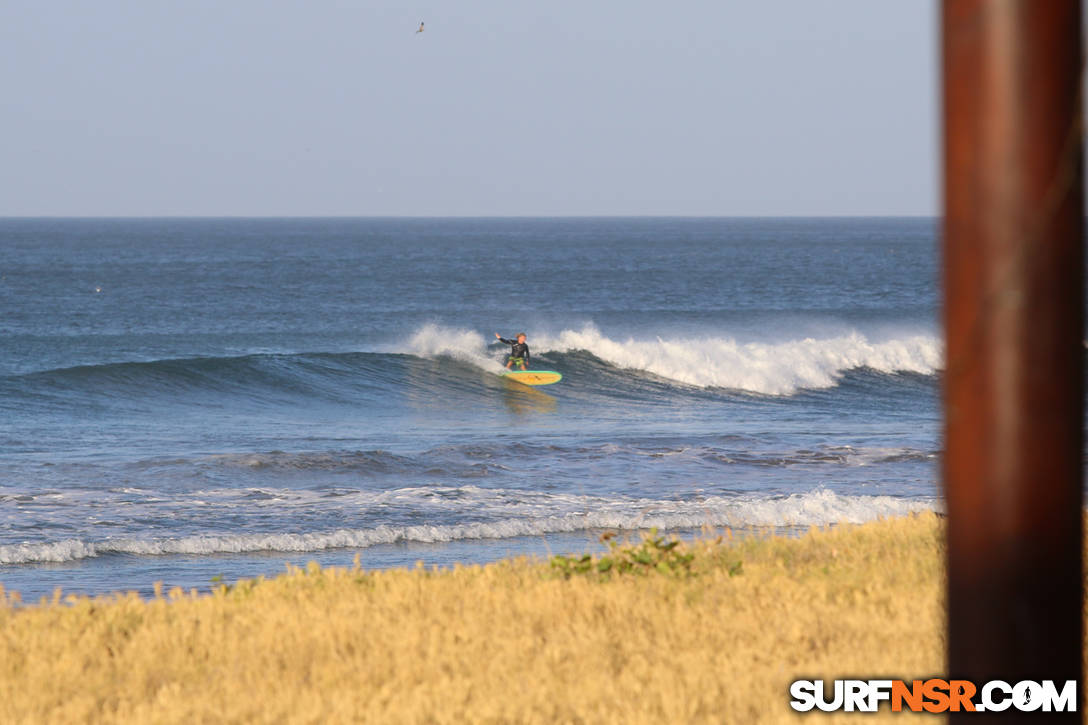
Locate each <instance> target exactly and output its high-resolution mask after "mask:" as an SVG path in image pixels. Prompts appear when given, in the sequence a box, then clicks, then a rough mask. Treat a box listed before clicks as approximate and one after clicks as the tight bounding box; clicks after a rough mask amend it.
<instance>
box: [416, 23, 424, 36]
mask: <svg viewBox="0 0 1088 725" xmlns="http://www.w3.org/2000/svg"><path fill="white" fill-rule="evenodd" d="M422 32H423V23H422V22H421V23H420V24H419V30H417V31H416V35H419V34H420V33H422Z"/></svg>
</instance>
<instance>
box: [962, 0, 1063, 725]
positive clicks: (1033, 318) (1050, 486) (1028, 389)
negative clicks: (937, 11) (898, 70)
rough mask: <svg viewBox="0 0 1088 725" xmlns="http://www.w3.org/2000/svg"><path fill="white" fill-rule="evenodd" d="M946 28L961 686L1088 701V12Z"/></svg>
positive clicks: (988, 7) (1056, 9)
mask: <svg viewBox="0 0 1088 725" xmlns="http://www.w3.org/2000/svg"><path fill="white" fill-rule="evenodd" d="M941 20H942V55H943V58H942V60H943V79H944V89H943V120H944V294H945V305H944V323H945V334H946V355H947V363H946V373H945V380H944V386H945V390H944V405H945V457H944V463H943V466H944V470H943V477H944V486H945V495H946V497H947V503H948V615H949V620H948V667H949V674H950V675H951V676H952V677H955V678H965V679H971V680H974V681H975V682H977V683H979V684H981V683H982V682H984V681H987V680H990V679H1002V680H1006V681H1008V682H1010V683H1011V682H1016V681H1017V680H1021V679H1035V680H1041V679H1053V680H1066V679H1076V680H1077V681H1078V688H1077V689H1078V699H1081V700H1082V701H1083V691H1082V688H1081V684H1082V681H1081V674H1082V673H1081V642H1082V624H1081V606H1082V598H1083V586H1082V579H1081V572H1082V568H1081V566H1082V564H1081V551H1082V538H1083V532H1082V518H1081V516H1082V514H1081V512H1082V506H1083V502H1082V493H1081V491H1082V465H1083V464H1082V441H1083V439H1082V436H1083V433H1082V421H1083V401H1084V382H1083V381H1084V370H1083V357H1084V347H1083V342H1082V341H1083V339H1084V320H1083V309H1084V301H1083V290H1084V256H1083V236H1084V179H1083V141H1082V125H1081V104H1082V96H1081V84H1082V75H1081V69H1082V57H1081V33H1082V29H1081V8H1080V2H1079V0H1041V1H1040V0H944V2H943V7H942V19H941ZM1010 712H1015V710H1013V711H1010ZM1008 714H1009V713H1006V715H1008ZM969 717H970V718H971V721H972V722H980V721H983V720H985V719H986V716H983V717H982V718H981V719H980V717H979V716H978V715H969ZM1020 717H1033V715H1030V714H1027V713H1024V714H1022V715H1021V716H1020ZM1079 717H1080V715H1079V714H1074V715H1073V716H1072V718H1071V719H1079Z"/></svg>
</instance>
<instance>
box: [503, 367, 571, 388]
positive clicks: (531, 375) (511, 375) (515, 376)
mask: <svg viewBox="0 0 1088 725" xmlns="http://www.w3.org/2000/svg"><path fill="white" fill-rule="evenodd" d="M502 376H503V377H504V378H506V379H507V380H513V381H515V382H518V383H524V384H525V385H551V384H552V383H558V382H559V381H560V380H562V379H563V376H562V375H561V374H560V373H557V372H555V371H554V370H507V371H506V372H505V373H503V374H502Z"/></svg>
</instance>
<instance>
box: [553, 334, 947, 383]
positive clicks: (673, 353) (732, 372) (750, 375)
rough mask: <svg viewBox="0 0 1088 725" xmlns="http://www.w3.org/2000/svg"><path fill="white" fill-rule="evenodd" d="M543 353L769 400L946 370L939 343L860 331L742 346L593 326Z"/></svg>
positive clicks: (564, 336)
mask: <svg viewBox="0 0 1088 725" xmlns="http://www.w3.org/2000/svg"><path fill="white" fill-rule="evenodd" d="M536 349H537V350H538V351H540V352H547V351H550V350H554V351H559V352H568V351H573V350H589V351H592V352H593V354H594V355H596V356H597V357H599V358H601V359H602V360H604V361H606V362H609V363H612V364H613V365H616V366H618V367H622V368H628V369H635V370H644V371H646V372H649V373H653V374H654V375H658V376H660V377H663V378H668V379H670V380H675V381H677V382H680V383H685V384H688V385H694V386H698V387H717V388H731V389H735V390H746V391H749V392H753V393H762V394H766V395H789V394H791V393H794V392H796V391H797V390H799V389H802V388H829V387H832V386H834V385H836V384H837V383H838V381H839V380H840V378H841V377H842V375H843V373H845V372H846V371H848V370H853V369H857V368H862V367H868V368H872V369H874V370H878V371H880V372H885V373H900V372H913V373H922V374H926V375H929V374H933V373H934V372H935V371H936V370H937V369H938V367H939V366H940V364H941V358H942V351H941V344H940V341H939V340H938V339H937V338H935V337H929V336H925V335H909V336H906V337H903V338H898V339H890V340H885V341H882V342H873V341H870V340H869V339H868V338H867V337H866V336H865V335H863V334H861V333H860V332H856V331H855V332H852V333H850V334H847V335H843V336H839V337H831V338H825V339H815V338H811V337H806V338H803V339H795V340H785V341H782V342H774V343H764V342H749V343H739V342H737V341H736V340H734V339H732V338H729V337H705V338H703V337H700V338H674V339H664V338H661V337H658V338H656V339H652V340H636V339H634V338H628V339H627V340H625V341H619V340H613V339H611V338H609V337H607V336H606V335H604V334H603V333H601V331H600V330H598V329H597V328H596V327H593V326H587V327H584V328H583V329H581V330H564V331H563V332H561V333H560V334H559V335H557V336H555V337H550V338H540V337H538V338H537V339H536Z"/></svg>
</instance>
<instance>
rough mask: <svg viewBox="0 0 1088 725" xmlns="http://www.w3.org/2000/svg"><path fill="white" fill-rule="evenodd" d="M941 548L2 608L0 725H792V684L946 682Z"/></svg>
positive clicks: (855, 537) (717, 548) (507, 566)
mask: <svg viewBox="0 0 1088 725" xmlns="http://www.w3.org/2000/svg"><path fill="white" fill-rule="evenodd" d="M940 528H941V524H940V522H939V520H938V519H937V518H936V517H935V516H933V515H923V516H917V517H909V518H903V519H893V520H888V521H881V522H878V523H873V524H868V525H865V526H851V527H843V528H838V529H835V530H831V531H827V530H822V531H814V532H811V533H809V534H808V535H806V536H804V537H802V538H801V539H799V540H798V539H762V540H743V541H738V542H736V543H733V544H730V543H729V542H728V541H727V542H725V543H724V544H716V543H713V542H704V543H702V544H699V545H698V546H697V547H696V556H695V557H694V559H693V561H692V569H693V571H694V572H695V575H694V576H676V575H669V574H660V573H657V572H651V573H649V574H646V575H632V574H628V575H615V574H613V575H612V576H611V577H610V579H609V580H607V581H602V580H601V579H600V578H599V577H598V576H597V575H596V574H592V575H589V576H586V575H574V576H571V577H570V578H563V577H561V576H557V575H556V572H555V570H554V569H553V568H551V567H549V566H548V565H547V564H544V563H541V562H530V561H524V560H519V561H513V562H501V563H497V564H492V565H488V566H484V567H462V568H457V569H454V570H452V571H444V572H434V571H426V570H423V569H421V568H419V569H415V570H393V571H381V572H364V571H359V570H345V569H325V570H321V569H319V568H317V567H316V566H313V567H311V568H310V569H309V570H307V571H295V572H292V573H289V574H287V575H284V576H280V577H278V578H275V579H271V580H259V581H257V582H249V583H242V584H240V585H239V586H236V587H234V588H232V589H230V590H227V589H226V588H221V589H220V590H219V591H218V592H216V593H215V594H214V595H212V596H207V595H204V596H200V597H193V596H192V595H191V594H183V593H181V592H180V591H175V592H173V593H171V594H170V595H168V596H166V597H160V598H158V599H156V600H152V601H142V600H140V599H139V598H138V597H136V596H135V595H128V596H116V597H113V598H104V599H97V600H88V599H81V600H78V601H73V602H69V603H67V604H65V603H54V604H52V605H47V606H41V607H24V608H14V607H10V606H0V722H5V723H8V722H15V723H80V722H133V723H137V722H139V723H144V722H147V723H155V722H186V723H190V722H206V723H220V722H262V723H263V722H268V723H325V722H374V723H386V722H409V723H417V722H418V723H472V722H488V723H507V722H513V723H564V722H570V723H598V722H600V723H612V722H615V723H620V722H623V723H641V722H658V723H685V722H715V723H717V722H736V723H750V722H779V721H783V720H789V719H791V717H792V713H791V711H790V709H789V705H788V701H789V696H788V683H789V682H790V681H792V680H794V679H796V678H798V677H806V678H808V677H818V678H829V679H830V678H834V677H837V676H865V677H870V676H887V677H904V678H913V677H918V676H926V675H932V674H937V673H939V672H941V671H942V669H943V664H942V663H943V656H942V649H943V644H944V643H943V604H942V597H943V593H942V585H941V575H942V571H941V563H940V562H941V554H940V551H941V546H942V544H941V543H940V540H941V536H940V534H941V532H940ZM738 560H739V561H743V567H742V568H741V569H740V570H739V571H738V569H737V566H736V564H737V562H738ZM730 570H732V574H733V575H731V574H730ZM809 717H810V718H812V717H815V718H816V719H818V720H819V722H821V723H824V722H833V721H836V720H838V719H841V720H843V721H851V720H853V721H857V719H858V718H859V717H860V718H861V719H864V720H865V721H866V722H873V717H874V716H872V715H869V716H859V715H857V714H854V715H843V716H839V718H835V717H830V718H829V717H827V716H823V715H817V716H811V715H810V716H809ZM876 717H877V719H878V720H879V719H882V718H883V717H892V716H891V715H890V713H887V712H884V713H883V714H882V715H881V716H876ZM894 717H898V718H900V719H901V718H902V717H903V715H896V716H894ZM928 717H929V718H932V717H933V716H928ZM813 721H815V720H813Z"/></svg>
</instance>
